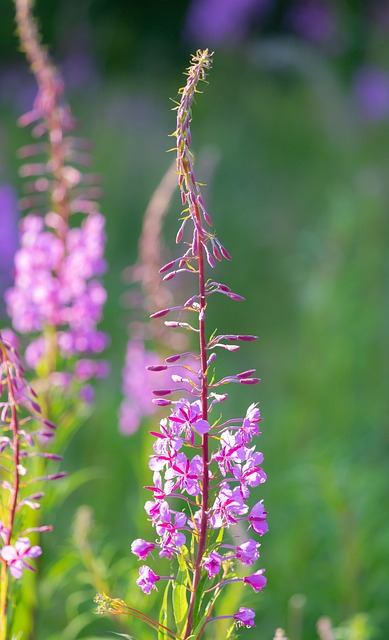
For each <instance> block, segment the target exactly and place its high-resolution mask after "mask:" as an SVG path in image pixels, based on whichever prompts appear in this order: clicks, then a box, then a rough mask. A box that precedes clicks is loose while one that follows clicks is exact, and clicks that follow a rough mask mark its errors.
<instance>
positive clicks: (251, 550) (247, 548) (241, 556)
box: [236, 538, 260, 565]
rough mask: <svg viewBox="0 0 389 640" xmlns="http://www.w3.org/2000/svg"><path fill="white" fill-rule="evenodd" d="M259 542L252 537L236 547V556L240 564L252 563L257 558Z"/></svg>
mask: <svg viewBox="0 0 389 640" xmlns="http://www.w3.org/2000/svg"><path fill="white" fill-rule="evenodd" d="M259 546H260V545H259V543H258V542H255V540H253V539H252V538H250V539H249V540H246V541H245V542H242V544H240V545H239V546H237V547H236V557H237V558H238V560H240V561H241V562H242V564H246V565H247V564H253V563H254V562H255V561H256V560H258V558H259V551H258V547H259Z"/></svg>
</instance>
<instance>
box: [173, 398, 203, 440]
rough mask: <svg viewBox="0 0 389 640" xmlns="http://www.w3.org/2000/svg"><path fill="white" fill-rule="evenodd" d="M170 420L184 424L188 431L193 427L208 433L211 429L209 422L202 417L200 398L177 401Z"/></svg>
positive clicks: (198, 431) (183, 427)
mask: <svg viewBox="0 0 389 640" xmlns="http://www.w3.org/2000/svg"><path fill="white" fill-rule="evenodd" d="M169 420H171V421H172V422H175V423H178V424H180V425H182V429H186V430H187V433H189V431H188V430H190V429H191V428H192V429H194V430H195V431H196V432H197V433H200V434H203V433H208V431H209V429H210V427H209V422H208V421H207V420H203V419H202V413H201V402H200V400H196V401H195V402H192V403H190V402H189V401H188V400H185V398H182V399H181V400H179V401H178V402H177V403H176V407H175V409H174V411H173V413H172V415H171V416H169Z"/></svg>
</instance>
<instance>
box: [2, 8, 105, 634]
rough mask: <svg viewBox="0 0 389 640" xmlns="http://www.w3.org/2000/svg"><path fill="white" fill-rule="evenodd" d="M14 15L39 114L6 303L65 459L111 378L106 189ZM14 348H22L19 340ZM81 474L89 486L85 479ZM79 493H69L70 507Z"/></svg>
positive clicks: (49, 70)
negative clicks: (97, 390) (99, 386)
mask: <svg viewBox="0 0 389 640" xmlns="http://www.w3.org/2000/svg"><path fill="white" fill-rule="evenodd" d="M15 7H16V22H17V30H18V35H19V38H20V43H21V48H22V50H23V51H24V52H25V54H26V58H27V60H28V62H29V64H30V67H31V71H32V73H33V74H34V77H35V79H36V82H37V86H38V92H37V96H36V99H35V101H34V105H33V108H32V110H31V111H29V112H28V113H26V114H24V115H23V116H22V117H21V118H20V120H19V124H20V125H21V126H32V136H33V138H34V139H35V140H34V142H33V143H32V144H28V145H26V146H24V147H22V148H21V149H20V157H21V159H22V160H23V164H22V166H21V168H20V174H21V176H22V177H23V178H25V184H24V187H25V192H26V196H25V197H24V198H23V199H22V200H21V201H20V205H21V208H22V209H24V210H25V212H26V213H25V215H24V217H23V218H22V220H21V224H20V235H19V249H18V251H17V252H16V254H15V261H14V283H13V286H12V288H11V289H9V290H8V291H7V292H6V294H5V301H6V305H7V311H8V314H9V316H10V317H11V320H12V326H13V329H14V330H15V331H16V333H17V334H19V335H20V334H23V335H24V336H26V337H28V344H27V347H26V349H25V360H26V364H27V367H28V370H29V371H28V377H29V379H32V378H33V387H34V389H35V391H36V393H37V396H38V403H39V405H40V407H41V408H42V412H43V414H44V415H45V416H46V417H47V418H48V420H49V421H50V423H58V424H59V425H60V428H58V429H57V430H56V432H55V447H56V448H57V449H61V451H63V449H64V447H65V445H66V443H67V442H68V441H69V439H70V437H71V435H72V433H73V432H74V431H75V430H76V429H77V428H79V427H80V426H81V424H82V422H83V420H84V419H85V415H86V414H87V413H88V412H89V410H90V407H91V405H92V402H93V397H94V390H93V387H92V386H91V384H90V381H91V380H92V379H93V378H99V377H104V376H106V375H107V373H108V366H107V364H106V362H105V361H102V360H96V359H94V357H95V356H96V355H98V354H100V353H101V352H102V351H103V350H104V349H105V347H106V344H107V336H106V335H105V334H104V333H103V332H101V331H100V330H99V329H98V326H97V325H98V323H99V322H100V319H101V316H102V309H103V305H104V302H105V299H106V291H105V289H104V287H103V285H102V283H101V276H102V275H103V273H104V272H105V270H106V263H105V260H104V244H105V233H104V224H105V221H104V218H103V216H102V215H101V213H100V211H99V206H98V203H97V201H96V199H97V198H98V197H99V196H100V188H99V186H98V179H97V177H96V176H94V175H91V174H89V173H85V167H86V166H87V165H88V164H89V161H90V159H89V154H88V153H87V148H88V145H87V143H86V142H85V141H84V140H80V139H78V138H76V137H75V136H74V135H73V130H74V127H75V121H74V118H73V117H72V114H71V111H70V108H69V106H68V104H67V102H66V100H65V97H64V91H65V88H64V83H63V81H62V78H61V75H60V73H59V71H58V69H57V68H56V67H55V65H54V64H53V63H52V61H51V59H50V56H49V54H48V52H47V50H46V49H45V47H44V46H43V45H42V44H41V41H40V35H39V31H38V28H37V24H36V21H35V19H34V16H33V14H32V10H33V0H15ZM7 335H9V333H7ZM11 340H12V344H13V346H15V345H16V344H17V340H18V339H17V338H16V337H14V338H12V337H11ZM51 435H52V436H53V435H54V432H52V433H51ZM35 445H36V446H37V448H38V449H39V450H40V455H39V456H38V455H37V456H35V457H34V458H33V459H31V461H30V466H31V473H32V476H34V475H35V476H38V477H42V478H44V477H47V455H46V453H47V451H48V449H47V438H46V437H43V438H42V437H40V438H39V439H38V440H36V442H35ZM51 464H52V463H51ZM82 473H83V474H84V476H82V477H84V478H86V479H87V476H86V474H85V470H82ZM80 481H81V480H80ZM84 481H85V480H84ZM72 486H73V487H74V486H75V485H74V484H73V485H72V484H71V483H69V484H66V485H64V484H63V485H62V487H61V489H62V491H61V492H60V493H61V497H62V498H63V497H64V496H65V495H66V494H69V492H70V491H71V490H72ZM46 493H48V494H49V495H47V496H46V500H45V502H43V503H42V506H43V507H44V508H45V507H46V505H47V504H49V503H50V504H51V505H52V504H53V502H54V501H56V499H57V495H58V492H56V491H55V490H54V491H53V490H50V492H48V491H47V492H46ZM36 502H37V501H35V503H36ZM42 511H44V509H43V510H41V511H38V510H36V509H30V510H29V512H26V514H25V516H24V524H25V526H26V527H28V528H30V529H34V530H36V532H37V533H35V540H36V541H38V542H39V531H40V527H41V525H42V520H43V519H44V514H43V515H42ZM5 526H6V525H5ZM8 528H9V527H8ZM8 544H9V543H8ZM13 575H14V574H13ZM14 577H15V575H14ZM39 577H40V576H39ZM35 582H36V579H34V578H32V579H29V580H28V581H24V582H23V583H22V585H21V595H20V598H19V606H18V608H17V609H16V610H15V620H16V622H15V625H16V628H17V632H18V633H24V634H25V636H26V637H30V635H31V637H32V636H33V635H34V633H35V632H34V627H35V624H36V617H37V616H36V613H37V610H38V606H37V605H38V599H37V595H36V593H37V584H35ZM41 608H42V607H41V605H40V606H39V609H41Z"/></svg>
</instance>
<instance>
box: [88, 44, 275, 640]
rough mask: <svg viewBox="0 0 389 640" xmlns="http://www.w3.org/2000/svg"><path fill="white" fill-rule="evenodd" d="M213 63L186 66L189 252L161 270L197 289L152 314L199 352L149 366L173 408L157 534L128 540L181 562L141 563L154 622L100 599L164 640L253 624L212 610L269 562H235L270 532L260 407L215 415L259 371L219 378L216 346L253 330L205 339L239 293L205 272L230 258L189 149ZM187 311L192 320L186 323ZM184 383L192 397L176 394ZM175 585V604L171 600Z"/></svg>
mask: <svg viewBox="0 0 389 640" xmlns="http://www.w3.org/2000/svg"><path fill="white" fill-rule="evenodd" d="M211 60H212V54H210V53H209V52H208V50H205V51H198V52H197V53H196V55H195V56H193V58H192V64H191V66H190V67H189V69H188V80H187V83H186V86H185V87H184V88H183V89H182V90H181V91H180V93H181V100H180V103H179V104H178V107H177V128H176V131H175V132H174V136H175V137H176V139H177V173H178V180H179V186H180V191H181V197H182V203H183V206H184V207H185V208H184V211H183V212H182V217H181V221H182V222H181V226H180V229H179V231H178V234H177V238H176V241H177V243H180V242H181V241H183V240H184V238H186V239H185V241H184V244H185V250H184V253H183V254H182V255H180V256H179V257H178V258H176V259H175V260H172V261H171V262H169V263H168V264H166V265H165V266H163V267H162V268H161V269H160V271H161V273H164V274H165V275H164V278H163V279H164V281H168V280H170V279H172V278H173V277H175V276H177V275H178V274H181V273H188V274H190V275H191V276H192V277H194V278H195V279H196V281H197V289H198V290H197V293H196V294H195V295H193V296H192V297H191V298H190V299H189V300H187V301H186V302H185V304H183V305H178V306H174V307H173V306H172V307H169V308H165V309H162V310H160V311H157V312H156V313H154V314H153V316H152V317H154V318H161V317H164V316H166V315H168V314H169V313H171V312H174V311H176V312H178V313H179V319H178V320H172V321H165V326H166V327H169V328H172V329H184V330H187V331H190V332H192V333H193V334H194V335H195V336H196V337H197V339H198V343H199V351H198V352H197V353H191V352H186V353H181V354H174V355H171V356H168V357H167V358H166V360H165V364H163V365H156V366H153V365H151V366H149V367H148V369H149V370H151V371H161V370H164V371H168V370H169V371H170V372H171V382H172V383H171V384H170V385H169V387H166V388H164V389H156V390H154V391H153V394H154V396H155V399H154V402H155V404H157V405H158V406H165V407H169V408H170V413H169V415H168V417H166V418H164V419H162V420H161V422H160V425H159V430H158V431H153V432H151V434H152V435H153V436H154V437H155V439H156V440H155V443H154V453H153V455H152V456H151V458H150V462H149V466H150V469H151V470H152V471H153V472H154V475H153V484H152V485H151V486H149V487H147V489H149V490H150V491H151V494H152V500H149V501H147V502H146V505H145V509H146V512H147V514H148V516H149V519H150V521H151V523H152V526H153V527H154V528H155V530H156V533H157V539H156V540H155V541H154V542H148V541H146V540H143V539H137V540H135V541H134V542H133V543H132V552H133V553H134V554H135V555H137V556H138V557H139V559H140V560H142V561H143V560H145V559H146V558H147V557H148V555H149V554H150V553H152V552H153V551H154V550H157V549H158V550H159V556H160V557H161V558H165V559H167V560H169V561H173V560H176V561H177V563H178V569H175V568H174V563H173V562H172V563H171V569H170V570H169V571H168V572H167V575H164V576H162V575H159V574H157V573H155V572H154V571H153V570H152V569H151V568H150V567H149V566H148V565H142V566H141V568H140V571H139V579H138V580H137V584H138V586H139V587H140V588H141V589H142V590H143V592H144V593H146V594H149V593H151V591H152V590H153V589H156V588H157V586H156V585H157V584H158V583H160V582H161V581H162V580H166V581H167V587H166V590H165V596H164V600H163V605H162V608H161V615H160V618H159V621H158V622H157V621H155V620H151V619H150V618H149V617H148V616H146V615H144V614H142V613H141V612H139V611H137V610H134V609H133V608H131V607H128V606H127V605H126V604H125V603H123V602H122V601H120V600H112V599H110V598H108V597H106V596H104V595H100V596H98V598H97V602H98V605H99V611H101V612H104V611H108V612H110V613H115V614H118V613H124V614H127V615H132V616H134V617H136V618H140V619H142V620H143V621H144V622H146V623H147V624H149V625H150V626H152V627H153V628H155V629H158V631H159V636H158V637H159V638H162V639H163V640H166V639H167V638H177V639H178V638H179V639H180V640H183V639H185V640H189V638H191V639H192V638H193V639H195V638H196V639H200V638H201V637H202V636H203V634H204V632H205V630H206V627H207V625H208V624H210V623H211V622H213V621H215V620H218V619H224V618H227V619H231V620H232V621H233V623H234V624H236V625H237V626H239V625H245V626H248V627H250V626H254V616H255V613H254V611H253V610H252V609H249V608H247V607H241V608H240V609H239V610H238V611H237V612H226V614H225V615H220V616H216V617H215V616H213V609H214V606H215V603H216V600H217V598H218V597H219V596H220V594H221V593H222V592H223V589H224V587H225V586H226V585H227V584H230V583H234V582H243V583H244V584H248V585H249V586H251V587H252V588H253V589H254V591H256V592H258V591H261V590H262V589H263V587H264V586H265V584H266V578H265V577H264V575H263V574H264V570H263V569H260V570H258V571H256V572H255V573H251V574H249V575H244V576H242V575H241V574H239V575H237V573H236V567H237V564H241V565H243V566H244V567H248V566H250V565H252V564H253V563H254V562H255V561H256V560H257V559H258V557H259V551H258V549H259V546H260V544H259V542H258V541H256V540H255V539H253V538H251V537H248V536H247V535H246V534H245V533H244V524H247V525H249V527H250V528H251V529H252V530H253V531H254V532H255V533H256V534H258V535H259V536H261V535H262V534H264V533H265V532H266V531H267V523H266V512H265V510H264V506H263V503H262V501H259V502H257V503H256V504H255V505H254V506H253V507H252V508H251V509H250V508H249V506H248V504H247V499H248V498H249V495H250V491H251V489H252V488H254V487H257V486H258V485H259V484H261V483H262V482H264V481H265V479H266V476H265V473H264V471H263V470H262V468H261V464H262V461H263V455H262V453H260V452H258V451H256V448H255V444H254V443H253V438H254V436H257V435H258V434H259V432H260V431H259V422H260V420H261V417H260V412H259V409H258V406H257V405H256V404H251V405H250V407H249V408H248V410H247V412H246V415H245V417H244V418H230V419H224V418H222V417H221V415H219V414H217V415H216V407H217V406H218V404H219V403H220V402H223V401H225V400H226V399H227V397H228V396H227V394H226V393H224V392H223V391H222V389H221V388H222V387H224V386H225V385H226V384H228V383H238V384H245V385H254V384H256V383H257V382H259V379H258V378H256V377H254V374H255V370H252V369H251V370H247V371H243V372H241V373H238V374H234V375H231V376H227V377H224V378H221V379H218V378H217V377H216V373H215V371H214V367H213V363H214V362H215V359H216V351H217V349H220V348H221V349H225V350H227V351H231V352H234V351H237V350H238V349H239V344H237V343H239V342H251V341H253V340H255V339H256V336H252V335H235V334H224V335H217V334H216V332H214V333H212V334H211V335H210V336H209V335H208V333H207V330H206V313H207V305H208V301H209V299H210V296H211V295H213V294H221V295H226V296H227V297H229V298H231V299H232V300H242V299H243V298H242V296H240V295H238V294H236V293H234V292H232V291H231V289H230V288H229V287H228V286H226V285H224V284H221V283H218V282H216V281H214V280H213V279H208V278H207V276H206V264H207V263H208V265H209V267H210V268H212V269H213V268H214V267H215V264H216V261H221V260H222V259H223V258H226V259H227V260H231V256H230V254H229V253H228V251H227V250H226V249H225V247H224V246H223V245H222V244H221V242H220V241H219V240H218V238H217V236H216V235H215V233H214V232H213V231H212V230H211V229H212V223H211V219H210V216H209V214H208V212H207V211H206V209H205V206H204V201H203V198H202V195H201V191H200V186H199V184H198V182H197V181H196V178H195V174H194V168H193V157H192V154H191V151H190V145H191V133H190V122H191V108H192V103H193V99H194V96H195V94H196V93H197V92H198V85H199V82H200V81H204V80H205V76H206V72H207V70H208V69H209V68H210V66H211ZM185 234H186V235H185ZM185 313H187V314H188V315H191V316H192V317H194V319H195V321H194V322H193V323H190V322H186V321H184V320H183V319H182V316H183V314H185ZM188 358H195V361H196V363H197V364H196V369H194V368H193V365H188ZM188 371H189V373H190V374H191V376H190V377H189V376H188V375H187V372H188ZM193 374H194V378H193ZM193 379H194V380H195V381H193ZM187 385H189V399H186V398H184V397H181V398H179V399H178V400H173V399H172V398H171V396H172V394H174V393H176V392H177V391H178V392H182V390H183V388H185V387H186V388H187ZM173 500H174V506H177V505H180V506H179V508H174V506H173ZM228 530H229V531H228ZM227 531H228V533H229V534H230V536H229V537H228V538H227ZM236 537H238V538H240V540H236ZM225 538H226V539H225ZM232 541H235V543H234V544H232ZM170 588H171V594H172V597H171V603H172V604H171V606H169V605H168V594H169V589H170ZM171 618H174V622H175V628H172V625H171V624H170V621H171Z"/></svg>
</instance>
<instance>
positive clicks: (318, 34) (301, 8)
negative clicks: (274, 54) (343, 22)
mask: <svg viewBox="0 0 389 640" xmlns="http://www.w3.org/2000/svg"><path fill="white" fill-rule="evenodd" d="M288 24H289V25H290V27H291V28H292V29H293V30H294V31H295V32H296V33H297V34H298V35H300V36H302V37H303V38H306V39H307V40H311V41H312V42H314V43H316V44H327V43H329V42H331V41H332V40H333V39H334V37H335V35H336V32H337V25H336V18H335V14H334V10H333V7H332V6H331V3H330V2H328V1H326V2H324V1H323V0H306V1H305V2H299V3H297V4H295V5H294V6H292V7H291V9H290V11H289V14H288Z"/></svg>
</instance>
